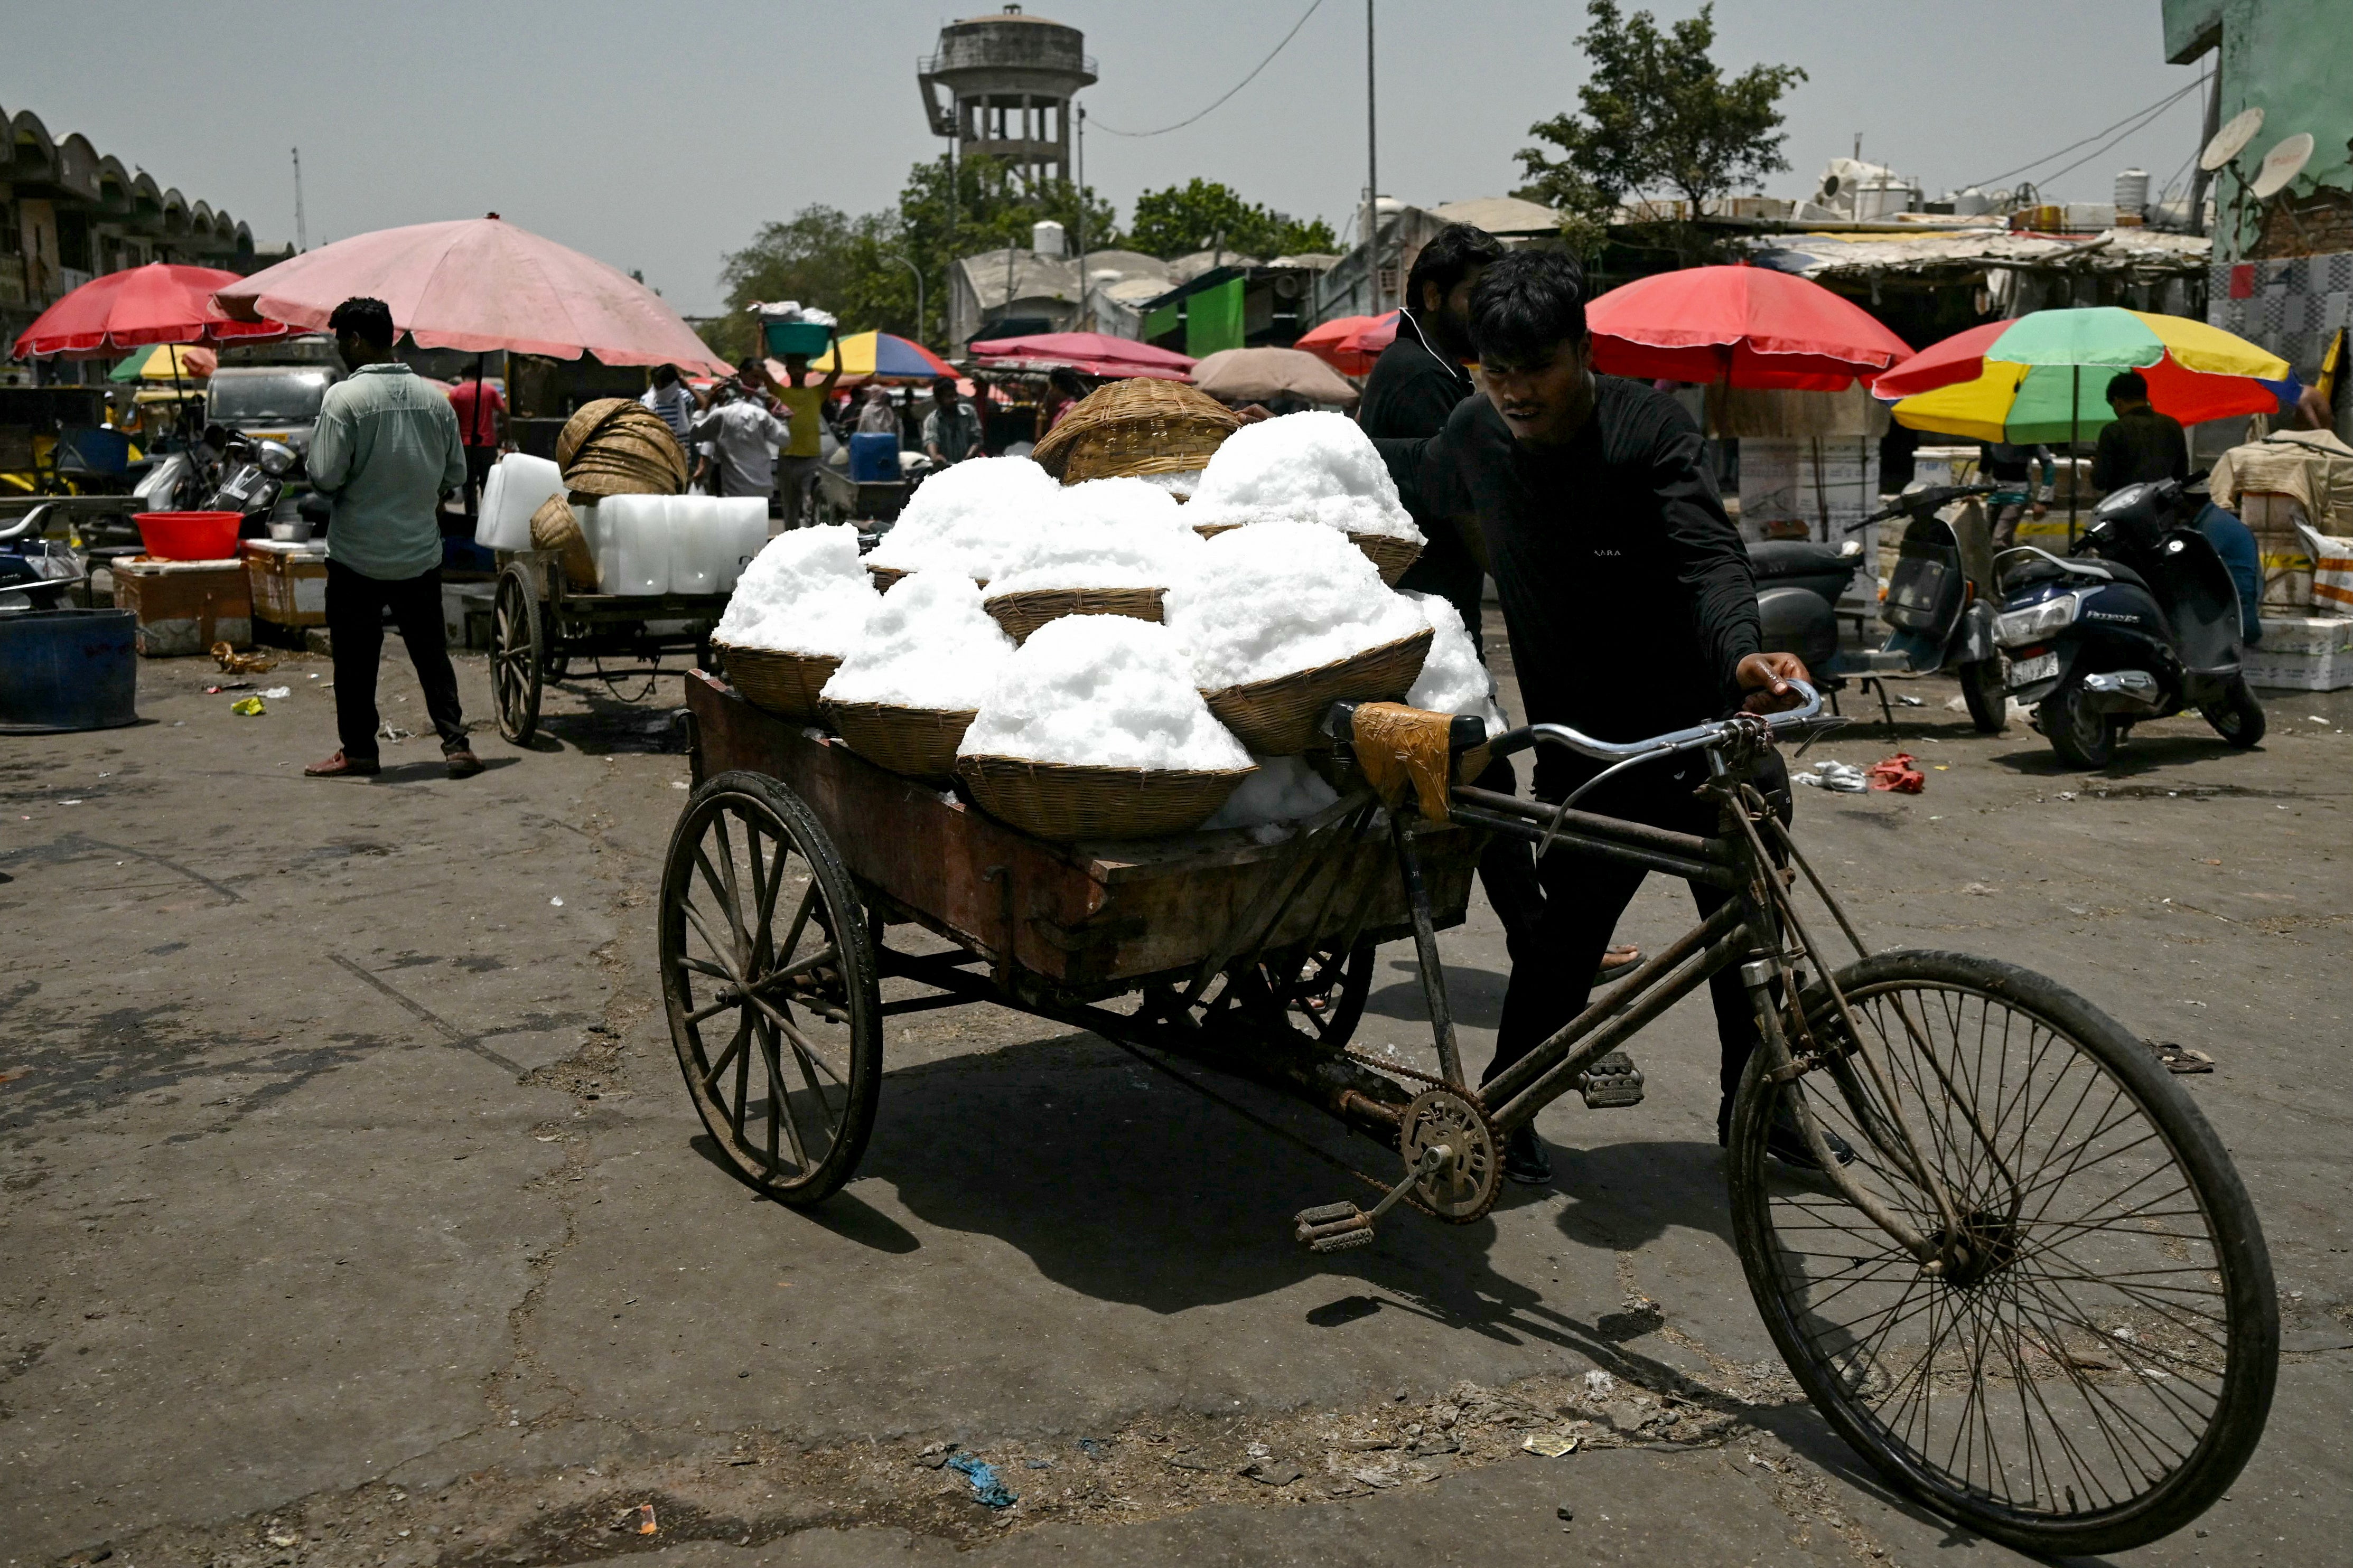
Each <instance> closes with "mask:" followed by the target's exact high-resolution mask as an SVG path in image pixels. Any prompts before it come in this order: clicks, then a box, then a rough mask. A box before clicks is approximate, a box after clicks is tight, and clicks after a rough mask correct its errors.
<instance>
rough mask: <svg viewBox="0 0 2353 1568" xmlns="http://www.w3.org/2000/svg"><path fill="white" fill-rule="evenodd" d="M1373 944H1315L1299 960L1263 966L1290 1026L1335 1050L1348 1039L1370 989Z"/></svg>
mask: <svg viewBox="0 0 2353 1568" xmlns="http://www.w3.org/2000/svg"><path fill="white" fill-rule="evenodd" d="M1373 956H1374V955H1373V944H1372V943H1370V942H1358V943H1357V944H1356V946H1355V947H1354V948H1352V949H1351V950H1349V951H1348V952H1341V951H1340V950H1339V949H1338V947H1337V946H1331V947H1320V948H1317V949H1316V950H1315V951H1314V952H1311V953H1309V954H1308V955H1307V956H1306V957H1305V958H1303V959H1293V960H1288V961H1285V962H1284V963H1281V964H1277V965H1271V966H1261V967H1266V968H1268V973H1267V979H1268V982H1269V984H1271V986H1272V987H1273V989H1274V990H1275V992H1276V994H1278V995H1280V996H1282V1000H1283V1011H1284V1014H1285V1016H1287V1017H1288V1018H1289V1019H1290V1021H1291V1026H1292V1027H1293V1028H1294V1029H1297V1030H1298V1031H1299V1032H1300V1033H1301V1034H1303V1035H1305V1036H1306V1037H1308V1038H1309V1039H1312V1040H1314V1042H1315V1043H1316V1044H1317V1045H1320V1046H1328V1047H1331V1048H1332V1049H1334V1050H1337V1049H1339V1048H1340V1047H1342V1046H1345V1045H1346V1044H1347V1043H1348V1041H1349V1039H1350V1038H1351V1037H1353V1036H1354V1035H1355V1034H1356V1026H1357V1024H1358V1023H1360V1022H1361V1021H1362V1020H1363V1018H1364V1016H1365V998H1366V997H1367V996H1369V995H1370V994H1372V990H1373Z"/></svg>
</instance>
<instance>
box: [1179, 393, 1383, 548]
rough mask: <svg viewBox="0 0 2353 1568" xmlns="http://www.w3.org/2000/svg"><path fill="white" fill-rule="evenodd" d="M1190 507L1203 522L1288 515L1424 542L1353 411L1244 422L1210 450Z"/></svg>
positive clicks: (1196, 521)
mask: <svg viewBox="0 0 2353 1568" xmlns="http://www.w3.org/2000/svg"><path fill="white" fill-rule="evenodd" d="M1186 513H1187V515H1186V519H1185V521H1187V522H1190V523H1193V524H1196V525H1199V524H1202V523H1220V522H1267V521H1276V520H1282V521H1293V522H1315V523H1321V524H1323V525H1324V527H1325V528H1336V529H1338V530H1339V531H1342V532H1343V533H1383V534H1388V535H1391V536H1393V537H1395V538H1398V539H1405V540H1410V541H1412V542H1414V543H1416V544H1419V543H1422V542H1423V539H1422V533H1421V530H1419V528H1416V527H1415V526H1414V524H1413V519H1412V518H1411V517H1409V516H1408V515H1407V514H1406V510H1405V505H1404V503H1403V502H1401V501H1399V500H1398V489H1397V481H1395V480H1394V479H1390V478H1389V470H1388V465H1387V464H1386V463H1384V462H1382V461H1381V455H1380V453H1379V451H1378V450H1377V449H1376V448H1375V447H1374V446H1373V441H1372V437H1369V436H1367V435H1366V434H1365V433H1364V431H1363V430H1362V429H1361V428H1359V427H1358V426H1357V424H1356V421H1355V420H1353V419H1351V418H1349V417H1348V416H1346V415H1345V414H1332V413H1325V412H1316V413H1306V414H1286V415H1283V416H1281V417H1280V418H1275V419H1262V420H1261V421H1260V422H1259V423H1257V424H1255V425H1245V426H1242V427H1241V428H1240V429H1239V430H1237V431H1235V432H1234V433H1233V434H1232V435H1230V436H1229V437H1226V439H1225V444H1224V445H1223V446H1221V447H1219V448H1218V449H1217V451H1216V453H1215V454H1214V455H1212V456H1211V457H1210V458H1209V466H1208V468H1206V469H1204V470H1203V471H1202V475H1201V485H1200V488H1199V489H1197V490H1195V491H1194V492H1193V500H1192V504H1191V505H1190V506H1188V507H1187V509H1186Z"/></svg>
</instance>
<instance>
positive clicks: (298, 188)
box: [294, 147, 311, 251]
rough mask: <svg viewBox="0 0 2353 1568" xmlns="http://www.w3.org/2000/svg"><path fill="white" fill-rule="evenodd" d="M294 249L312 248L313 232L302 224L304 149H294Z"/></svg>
mask: <svg viewBox="0 0 2353 1568" xmlns="http://www.w3.org/2000/svg"><path fill="white" fill-rule="evenodd" d="M294 248H295V249H296V250H298V251H301V250H308V249H310V248H311V231H310V229H309V227H308V226H306V225H305V224H304V223H303V222H302V149H301V148H300V147H297V148H295V149H294Z"/></svg>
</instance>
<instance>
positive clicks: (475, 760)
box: [441, 746, 482, 779]
mask: <svg viewBox="0 0 2353 1568" xmlns="http://www.w3.org/2000/svg"><path fill="white" fill-rule="evenodd" d="M441 760H442V761H443V762H445V763H448V764H449V776H450V777H451V778H453V779H470V778H472V777H473V776H474V775H475V774H476V773H480V772H481V771H482V759H481V758H480V757H478V756H476V755H474V752H473V749H472V748H471V747H469V746H452V747H450V748H449V749H448V751H446V752H442V753H441Z"/></svg>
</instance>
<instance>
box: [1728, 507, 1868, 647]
mask: <svg viewBox="0 0 2353 1568" xmlns="http://www.w3.org/2000/svg"><path fill="white" fill-rule="evenodd" d="M1861 563H1862V542H1861V541H1859V540H1852V539H1850V540H1848V541H1847V542H1846V543H1844V544H1843V545H1836V544H1818V543H1816V542H1813V541H1812V540H1810V539H1766V540H1759V541H1757V542H1755V543H1752V544H1750V545H1749V546H1748V568H1749V571H1750V572H1751V574H1754V575H1755V577H1756V579H1757V618H1758V619H1759V620H1760V621H1762V622H1763V623H1764V633H1765V636H1764V643H1763V647H1764V649H1765V651H1766V652H1767V653H1794V654H1796V655H1797V656H1798V657H1799V658H1802V659H1804V660H1805V661H1806V668H1808V669H1810V670H1812V671H1813V672H1814V673H1815V676H1816V678H1817V679H1823V680H1831V681H1835V680H1836V677H1835V676H1833V675H1831V668H1832V663H1831V661H1832V660H1833V659H1835V658H1837V657H1838V650H1839V634H1838V614H1837V612H1838V602H1839V597H1840V595H1843V594H1844V593H1845V592H1846V589H1847V584H1850V583H1852V582H1853V581H1854V572H1855V568H1856V567H1857V566H1858V565H1860V564H1861Z"/></svg>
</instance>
